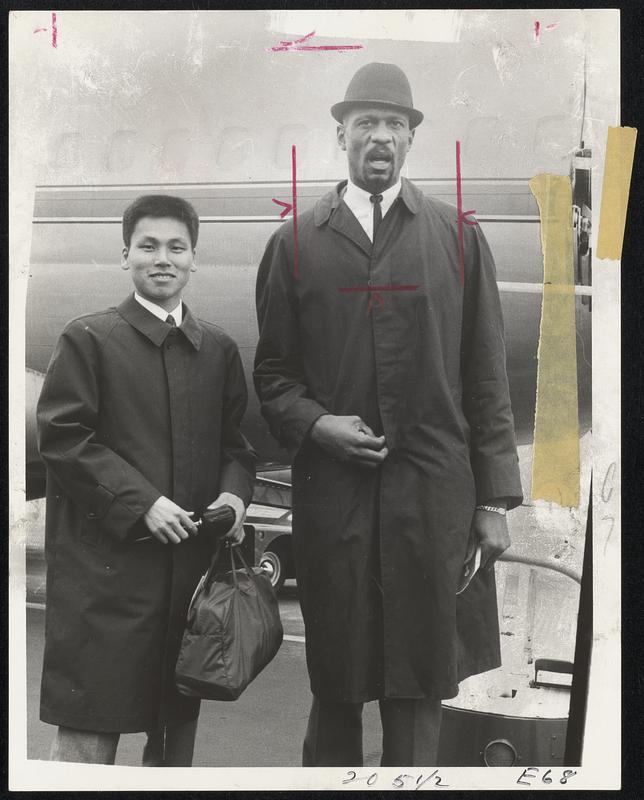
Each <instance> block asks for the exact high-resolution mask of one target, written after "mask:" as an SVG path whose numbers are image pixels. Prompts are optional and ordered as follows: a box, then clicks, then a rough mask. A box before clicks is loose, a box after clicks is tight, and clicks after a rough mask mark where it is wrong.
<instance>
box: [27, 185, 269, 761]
mask: <svg viewBox="0 0 644 800" xmlns="http://www.w3.org/2000/svg"><path fill="white" fill-rule="evenodd" d="M198 232H199V219H198V217H197V214H196V212H195V210H194V209H193V208H192V206H191V205H190V204H189V203H187V202H186V201H185V200H182V199H180V198H177V197H168V196H164V195H150V196H145V197H140V198H138V199H137V200H135V201H134V202H133V203H132V205H130V206H129V208H128V209H127V210H126V211H125V214H124V215H123V240H124V243H125V247H124V249H123V268H124V269H129V270H131V274H132V280H133V282H134V287H135V292H134V294H133V295H131V296H130V297H128V298H127V299H126V300H125V301H124V302H123V303H121V305H120V306H118V307H117V308H110V309H107V310H106V311H102V312H99V313H95V314H88V315H86V316H83V317H80V318H78V319H76V320H73V321H72V322H70V323H69V324H68V325H67V326H66V328H65V330H64V331H63V333H62V335H61V337H60V339H59V341H58V343H57V345H56V349H55V351H54V354H53V357H52V360H51V363H50V365H49V370H48V372H47V377H46V379H45V384H44V387H43V391H42V395H41V397H40V401H39V406H38V424H39V437H40V441H39V445H40V453H41V455H42V457H43V459H44V461H45V464H46V466H47V520H46V545H45V547H46V556H47V566H48V572H47V620H46V644H45V656H44V665H43V676H42V690H41V706H40V716H41V719H42V720H43V721H44V722H49V723H52V724H54V725H58V726H59V728H58V732H57V736H56V739H55V742H54V747H53V750H52V758H53V759H54V760H59V761H82V762H92V763H103V764H110V763H114V758H115V754H116V747H117V744H118V740H119V734H120V733H129V732H134V731H147V735H148V739H147V744H146V747H145V750H144V754H143V764H144V766H190V765H191V763H192V752H193V745H194V736H195V731H196V725H197V716H198V714H199V701H198V700H195V699H192V698H187V697H184V696H182V695H180V694H179V693H178V692H177V690H176V688H175V686H174V667H175V663H176V659H177V655H178V651H179V645H180V642H181V636H182V633H183V627H184V623H185V615H186V611H187V607H188V603H189V601H190V597H191V595H192V592H193V591H194V588H195V586H196V584H197V582H198V580H199V576H200V575H201V574H202V573H203V572H204V571H205V569H206V568H207V566H208V564H209V561H210V557H211V553H212V549H213V542H212V541H209V540H208V537H207V535H205V534H199V533H198V528H197V526H196V525H195V522H194V521H193V519H192V517H193V515H195V514H199V513H201V512H202V511H203V510H204V509H205V508H206V507H209V508H212V507H217V506H221V505H225V504H228V505H230V506H232V507H233V509H234V511H235V523H234V526H233V528H232V530H231V531H230V533H229V534H228V535H229V537H230V538H231V539H232V540H233V541H234V542H235V543H239V542H240V541H241V540H242V538H243V527H242V525H243V519H244V511H245V506H246V505H247V504H248V502H249V500H250V497H251V493H252V489H253V483H254V474H255V472H254V470H255V454H254V453H253V451H252V450H251V449H250V447H249V445H248V443H247V442H246V440H245V439H244V437H243V436H242V434H241V433H240V430H239V425H240V422H241V419H242V416H243V414H244V411H245V408H246V399H247V395H246V385H245V381H244V375H243V371H242V365H241V361H240V358H239V353H238V351H237V347H236V345H235V343H234V342H233V341H232V339H230V338H229V337H228V336H227V335H226V334H225V333H224V332H223V331H222V330H221V329H220V328H218V327H217V326H216V325H212V324H210V323H209V322H203V321H201V320H198V319H195V317H193V316H192V314H191V313H190V311H189V310H188V308H187V307H186V306H185V305H184V304H183V303H182V300H181V295H182V292H183V289H184V287H185V285H186V284H187V282H188V279H189V277H190V273H191V272H192V271H194V270H195V260H194V259H195V246H196V244H197V235H198Z"/></svg>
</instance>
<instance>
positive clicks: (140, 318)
mask: <svg viewBox="0 0 644 800" xmlns="http://www.w3.org/2000/svg"><path fill="white" fill-rule="evenodd" d="M152 305H154V304H152ZM116 310H117V311H118V313H119V314H120V315H121V316H122V317H123V319H124V320H125V321H126V322H128V323H129V324H130V325H131V326H132V327H133V328H136V330H137V331H139V332H140V333H142V334H143V335H144V336H147V338H148V339H149V340H150V341H151V342H152V343H153V344H155V345H156V346H157V347H160V346H161V345H162V344H163V342H164V341H165V338H166V336H167V335H168V333H169V332H170V331H171V330H173V328H171V327H170V326H169V325H168V324H167V323H166V322H165V321H163V322H162V321H161V319H159V317H157V316H156V315H155V314H153V313H152V312H151V311H150V310H149V309H147V308H144V306H143V305H142V304H141V303H139V302H138V301H137V300H135V298H134V295H133V294H131V295H130V296H129V297H128V298H127V299H126V300H124V301H123V302H122V303H121V305H120V306H118V308H117V309H116ZM165 316H166V317H167V316H168V314H167V312H166V315H165ZM164 320H165V318H164ZM176 330H179V331H181V332H182V333H183V335H184V336H185V337H186V339H187V340H188V341H189V342H190V344H191V345H192V346H193V347H194V348H195V350H199V348H200V347H201V340H202V339H203V331H202V329H201V327H200V326H199V323H198V322H197V320H196V319H195V318H194V317H193V316H192V314H191V313H190V309H189V308H188V307H187V306H186V305H185V304H184V306H183V321H182V323H181V327H179V328H177V329H176Z"/></svg>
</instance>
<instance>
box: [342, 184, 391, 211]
mask: <svg viewBox="0 0 644 800" xmlns="http://www.w3.org/2000/svg"><path fill="white" fill-rule="evenodd" d="M401 186H402V180H401V178H398V182H397V183H395V184H394V185H393V186H390V187H389V188H388V189H385V191H384V192H382V202H381V203H380V208H381V210H382V216H383V217H384V216H385V214H386V213H387V211H389V209H390V208H391V206H392V205H393V202H394V200H395V199H396V198H397V197H398V195H399V194H400V188H401ZM370 197H371V194H370V193H369V192H367V191H365V190H364V189H361V188H360V187H359V186H356V184H355V183H353V181H351V179H349V180H348V181H347V190H346V192H345V193H344V196H343V198H342V199H343V200H344V202H345V203H346V204H347V205H348V206H349V208H350V209H351V211H353V213H354V214H355V215H356V217H358V218H359V217H360V215H363V214H364V215H370V214H372V213H373V212H372V209H373V204H372V202H371V200H370V199H369V198H370Z"/></svg>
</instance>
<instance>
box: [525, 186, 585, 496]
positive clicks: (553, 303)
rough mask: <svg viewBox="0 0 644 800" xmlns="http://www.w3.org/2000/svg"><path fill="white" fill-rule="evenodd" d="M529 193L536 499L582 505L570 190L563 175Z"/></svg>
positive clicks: (533, 464) (534, 488) (533, 481)
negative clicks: (533, 246)
mask: <svg viewBox="0 0 644 800" xmlns="http://www.w3.org/2000/svg"><path fill="white" fill-rule="evenodd" d="M530 189H531V191H532V194H533V195H534V196H535V198H536V200H537V204H538V205H539V213H540V215H541V248H542V250H543V305H542V309H541V330H540V333H539V351H538V361H539V363H538V369H537V407H536V412H535V422H534V450H533V457H532V499H533V500H550V501H554V502H555V503H558V504H559V505H561V506H570V507H575V506H577V505H578V504H579V415H578V408H577V352H576V332H575V287H574V280H573V253H572V225H571V219H572V190H571V185H570V179H569V178H567V177H565V176H563V175H547V174H545V175H537V176H536V177H534V178H532V180H531V181H530Z"/></svg>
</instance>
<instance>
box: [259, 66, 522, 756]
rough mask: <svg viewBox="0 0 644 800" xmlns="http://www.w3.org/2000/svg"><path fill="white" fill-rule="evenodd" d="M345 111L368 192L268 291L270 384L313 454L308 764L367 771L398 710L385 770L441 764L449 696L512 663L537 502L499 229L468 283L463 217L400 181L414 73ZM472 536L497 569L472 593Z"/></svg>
mask: <svg viewBox="0 0 644 800" xmlns="http://www.w3.org/2000/svg"><path fill="white" fill-rule="evenodd" d="M332 114H333V116H334V117H335V119H336V120H337V121H338V122H339V123H340V124H339V125H338V129H337V136H338V142H339V144H340V147H341V148H342V149H343V150H345V151H346V153H347V158H348V166H349V181H348V183H347V181H343V182H341V183H340V184H338V186H337V187H336V188H335V189H334V190H333V191H331V192H329V194H327V195H325V196H324V197H323V198H322V199H321V200H320V201H319V202H318V203H317V205H316V206H315V208H314V209H313V210H312V211H310V212H305V213H303V214H301V215H299V217H298V272H297V276H295V275H294V242H293V230H292V222H289V223H286V224H285V225H283V226H282V227H280V229H279V230H278V231H277V232H276V233H275V234H274V235H273V236H272V237H271V239H270V241H269V243H268V246H267V248H266V252H265V254H264V258H263V260H262V263H261V266H260V270H259V276H258V284H257V307H258V318H259V329H260V338H259V345H258V350H257V356H256V361H255V384H256V388H257V391H258V394H259V396H260V399H261V401H262V409H263V413H264V415H265V417H266V419H267V420H268V422H269V424H270V427H271V430H272V432H273V434H274V435H275V436H276V437H277V438H278V439H279V440H280V441H281V442H283V443H284V445H286V446H287V447H288V448H289V450H290V453H291V454H292V456H293V458H294V463H293V488H294V502H293V537H294V549H295V559H296V571H297V580H298V590H299V594H300V598H301V604H302V611H303V616H304V621H305V625H306V648H307V663H308V669H309V674H310V678H311V688H312V691H313V695H314V700H313V707H312V710H311V715H310V718H309V725H308V729H307V733H306V738H305V742H304V756H303V764H304V766H340V765H344V766H352V765H360V764H362V723H361V714H362V704H363V702H365V701H368V700H373V699H378V700H379V701H380V715H381V719H382V723H383V756H382V762H381V763H382V765H383V766H394V765H406V766H416V765H422V766H429V765H432V764H435V762H436V754H437V746H438V735H439V729H440V719H441V698H449V697H454V696H455V695H456V694H457V693H458V682H459V681H460V680H462V679H464V678H465V677H467V676H468V675H471V674H475V673H478V672H482V671H484V670H488V669H492V668H493V667H496V666H498V665H499V663H500V654H499V641H498V621H497V610H496V593H495V583H494V572H493V570H492V569H491V567H492V564H493V563H494V561H495V559H496V558H497V557H498V556H499V555H500V554H501V553H502V552H503V550H505V549H506V548H507V547H508V546H509V543H510V540H509V537H508V531H507V525H506V520H505V517H504V514H505V510H506V508H511V507H514V506H516V505H517V504H519V503H520V502H521V485H520V481H519V474H518V461H517V453H516V447H515V440H514V428H513V420H512V414H511V411H510V403H509V394H508V384H507V377H506V369H505V353H504V343H503V327H502V319H501V309H500V304H499V296H498V291H497V285H496V280H495V270H494V264H493V260H492V256H491V254H490V251H489V249H488V246H487V243H486V241H485V239H484V237H483V234H482V233H481V231H480V229H479V228H478V227H476V226H469V225H466V226H464V227H465V231H464V236H465V259H464V261H465V263H464V272H465V274H464V280H463V281H461V275H460V265H459V253H458V237H457V213H456V209H455V208H453V207H452V206H450V205H447V204H446V203H443V202H440V201H438V200H434V199H431V198H429V197H425V196H424V195H423V194H422V193H421V192H420V191H419V190H418V189H417V188H416V187H415V186H414V185H413V184H412V183H411V182H410V181H408V180H406V179H402V180H401V178H400V171H401V168H402V166H403V163H404V161H405V157H406V155H407V152H408V150H409V148H410V147H411V144H412V142H413V139H414V133H415V128H416V126H417V125H418V124H419V123H420V122H421V121H422V119H423V115H422V114H421V113H420V112H419V111H418V110H417V109H414V107H413V102H412V97H411V89H410V86H409V82H408V80H407V78H406V76H405V75H404V73H403V72H402V71H401V70H400V69H399V68H398V67H396V66H394V65H392V64H369V65H367V66H365V67H362V68H361V69H360V70H358V72H357V73H356V75H355V76H354V77H353V79H352V81H351V82H350V84H349V87H348V89H347V93H346V97H345V100H344V102H342V103H338V104H336V105H335V106H333V108H332ZM378 287H384V288H383V289H381V290H378ZM396 287H398V288H396ZM347 290H349V291H347ZM471 529H472V530H473V532H474V534H475V536H476V537H478V540H479V542H480V544H481V548H482V559H483V563H484V565H485V567H487V568H486V569H484V570H483V571H481V572H480V574H478V575H477V576H475V578H474V580H473V581H472V582H471V584H470V585H469V587H468V588H467V589H466V590H465V592H464V593H463V594H462V595H459V597H458V599H457V597H456V591H457V585H458V582H459V578H460V576H461V573H462V568H463V562H464V557H465V553H466V550H467V541H468V536H469V533H470V530H471Z"/></svg>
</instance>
